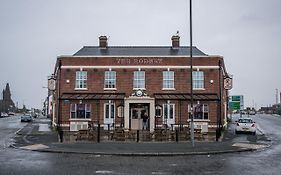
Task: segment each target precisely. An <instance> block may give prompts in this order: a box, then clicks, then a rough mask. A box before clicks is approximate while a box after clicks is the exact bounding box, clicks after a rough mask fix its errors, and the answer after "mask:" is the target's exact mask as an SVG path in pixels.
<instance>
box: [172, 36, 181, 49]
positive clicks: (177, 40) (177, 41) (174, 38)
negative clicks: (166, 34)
mask: <svg viewBox="0 0 281 175" xmlns="http://www.w3.org/2000/svg"><path fill="white" fill-rule="evenodd" d="M172 47H173V48H179V47H180V37H179V35H173V36H172Z"/></svg>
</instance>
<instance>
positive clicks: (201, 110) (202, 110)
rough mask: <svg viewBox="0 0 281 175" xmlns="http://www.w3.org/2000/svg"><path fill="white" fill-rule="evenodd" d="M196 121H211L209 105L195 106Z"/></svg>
mask: <svg viewBox="0 0 281 175" xmlns="http://www.w3.org/2000/svg"><path fill="white" fill-rule="evenodd" d="M189 109H190V107H189ZM193 109H194V110H193V112H194V119H202V120H208V119H209V106H208V105H207V104H194V105H193Z"/></svg>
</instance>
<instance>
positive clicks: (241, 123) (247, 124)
mask: <svg viewBox="0 0 281 175" xmlns="http://www.w3.org/2000/svg"><path fill="white" fill-rule="evenodd" d="M256 131H257V127H256V123H255V122H254V121H253V120H252V119H251V118H240V119H239V120H238V121H237V123H236V127H235V133H236V134H238V133H239V132H247V133H252V134H253V135H256Z"/></svg>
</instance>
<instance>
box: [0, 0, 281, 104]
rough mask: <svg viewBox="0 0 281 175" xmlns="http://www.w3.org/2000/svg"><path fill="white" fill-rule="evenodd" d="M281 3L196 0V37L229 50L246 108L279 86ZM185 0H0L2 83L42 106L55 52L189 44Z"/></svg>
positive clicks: (210, 47) (267, 100)
mask: <svg viewBox="0 0 281 175" xmlns="http://www.w3.org/2000/svg"><path fill="white" fill-rule="evenodd" d="M280 9H281V1H280V0H266V1H265V0H193V25H194V26H193V30H194V35H193V39H194V40H193V43H194V45H196V46H197V47H198V48H199V49H201V50H202V51H203V52H205V53H207V54H210V55H222V56H224V59H225V63H226V67H227V69H228V72H229V73H230V74H233V75H234V88H233V90H231V94H243V95H244V96H245V97H244V98H245V102H246V106H253V104H254V103H256V104H257V106H261V105H263V106H267V105H269V104H273V103H275V89H276V88H278V89H279V90H281V77H280V75H281V74H280V65H281V59H280V52H281V48H280V46H281V22H280V19H281V12H280ZM188 10H189V1H188V0H79V1H77V0H48V1H46V0H0V22H1V23H0V24H1V27H0V54H1V57H0V60H1V64H0V89H3V88H4V87H5V83H6V82H9V83H10V87H11V91H12V98H13V100H14V101H15V102H18V103H19V106H20V107H21V106H22V103H23V102H24V103H25V104H26V105H27V106H28V107H37V108H41V107H42V102H43V99H44V98H45V97H46V95H47V89H44V88H42V87H43V86H47V76H48V75H50V74H51V73H52V72H53V68H54V64H55V61H56V57H57V56H58V55H72V54H74V53H75V52H76V51H78V50H79V49H80V48H81V47H82V46H84V45H97V44H98V36H100V35H108V36H110V40H109V45H111V46H113V45H152V46H155V45H170V44H171V36H172V35H173V34H175V33H176V31H177V30H179V31H180V36H181V45H189V17H188V14H189V11H188Z"/></svg>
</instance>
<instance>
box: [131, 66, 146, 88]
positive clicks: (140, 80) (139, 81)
mask: <svg viewBox="0 0 281 175" xmlns="http://www.w3.org/2000/svg"><path fill="white" fill-rule="evenodd" d="M140 74H143V76H142V75H140ZM133 86H134V87H133V89H134V90H136V89H145V71H140V70H139V71H134V82H133Z"/></svg>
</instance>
